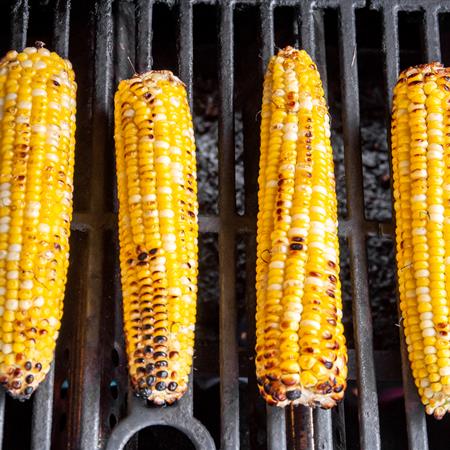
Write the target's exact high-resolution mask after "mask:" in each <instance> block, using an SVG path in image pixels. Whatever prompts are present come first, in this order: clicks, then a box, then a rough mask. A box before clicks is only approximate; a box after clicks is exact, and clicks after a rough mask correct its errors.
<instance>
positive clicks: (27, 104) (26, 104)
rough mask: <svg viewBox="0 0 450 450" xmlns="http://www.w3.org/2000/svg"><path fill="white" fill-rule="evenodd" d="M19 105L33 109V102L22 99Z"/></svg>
mask: <svg viewBox="0 0 450 450" xmlns="http://www.w3.org/2000/svg"><path fill="white" fill-rule="evenodd" d="M17 107H18V108H19V109H31V102H28V101H26V100H21V101H20V102H19V103H17Z"/></svg>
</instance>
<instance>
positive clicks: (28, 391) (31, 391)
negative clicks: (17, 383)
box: [25, 386, 33, 395]
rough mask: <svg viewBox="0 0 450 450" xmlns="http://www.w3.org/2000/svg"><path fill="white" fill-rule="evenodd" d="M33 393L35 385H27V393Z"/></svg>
mask: <svg viewBox="0 0 450 450" xmlns="http://www.w3.org/2000/svg"><path fill="white" fill-rule="evenodd" d="M32 393H33V387H32V386H27V387H26V388H25V395H31V394H32Z"/></svg>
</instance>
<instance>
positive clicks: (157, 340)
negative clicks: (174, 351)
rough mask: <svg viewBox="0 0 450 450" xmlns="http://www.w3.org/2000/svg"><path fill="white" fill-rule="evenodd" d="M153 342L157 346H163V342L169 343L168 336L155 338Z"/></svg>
mask: <svg viewBox="0 0 450 450" xmlns="http://www.w3.org/2000/svg"><path fill="white" fill-rule="evenodd" d="M153 341H154V342H155V343H156V344H162V343H163V342H166V341H167V338H166V336H155V337H154V338H153Z"/></svg>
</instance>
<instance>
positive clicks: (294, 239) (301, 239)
mask: <svg viewBox="0 0 450 450" xmlns="http://www.w3.org/2000/svg"><path fill="white" fill-rule="evenodd" d="M304 240H305V239H304V238H302V237H301V236H295V237H293V238H292V241H293V242H303V241H304Z"/></svg>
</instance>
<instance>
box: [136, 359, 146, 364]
mask: <svg viewBox="0 0 450 450" xmlns="http://www.w3.org/2000/svg"><path fill="white" fill-rule="evenodd" d="M134 363H135V364H144V363H145V359H144V358H136V359H135V360H134Z"/></svg>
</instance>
